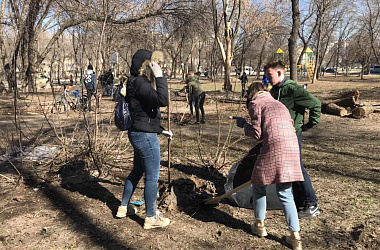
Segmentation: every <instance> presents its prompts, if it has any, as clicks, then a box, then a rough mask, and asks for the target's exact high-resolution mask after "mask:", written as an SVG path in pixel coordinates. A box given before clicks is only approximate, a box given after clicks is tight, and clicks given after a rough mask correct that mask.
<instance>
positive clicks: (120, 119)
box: [115, 77, 136, 131]
mask: <svg viewBox="0 0 380 250" xmlns="http://www.w3.org/2000/svg"><path fill="white" fill-rule="evenodd" d="M135 79H136V77H135V78H133V80H132V81H131V82H130V84H131V83H132V82H133V81H134V80H135ZM120 85H122V84H120ZM120 96H121V98H120V100H119V102H118V103H117V104H116V107H115V125H116V127H117V128H118V129H119V130H120V131H126V130H128V129H130V128H131V127H132V124H133V121H132V114H131V112H130V111H129V106H128V103H127V101H126V100H125V99H126V97H125V96H122V95H120Z"/></svg>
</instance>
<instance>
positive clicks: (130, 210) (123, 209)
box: [116, 205, 137, 218]
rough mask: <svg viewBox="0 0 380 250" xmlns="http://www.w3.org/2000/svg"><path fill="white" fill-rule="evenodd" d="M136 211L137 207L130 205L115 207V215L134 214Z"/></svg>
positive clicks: (121, 216) (118, 216) (120, 216)
mask: <svg viewBox="0 0 380 250" xmlns="http://www.w3.org/2000/svg"><path fill="white" fill-rule="evenodd" d="M136 212H137V209H136V208H135V207H134V206H132V205H128V206H119V208H118V209H117V213H116V217H117V218H124V217H126V216H130V215H134V214H136Z"/></svg>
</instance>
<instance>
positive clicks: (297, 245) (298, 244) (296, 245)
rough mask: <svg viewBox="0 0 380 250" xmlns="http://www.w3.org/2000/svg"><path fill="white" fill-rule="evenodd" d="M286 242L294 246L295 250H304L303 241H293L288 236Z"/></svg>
mask: <svg viewBox="0 0 380 250" xmlns="http://www.w3.org/2000/svg"><path fill="white" fill-rule="evenodd" d="M285 239H286V242H287V243H289V244H290V245H291V246H292V249H293V250H302V242H301V240H297V239H293V238H292V237H290V236H286V238H285Z"/></svg>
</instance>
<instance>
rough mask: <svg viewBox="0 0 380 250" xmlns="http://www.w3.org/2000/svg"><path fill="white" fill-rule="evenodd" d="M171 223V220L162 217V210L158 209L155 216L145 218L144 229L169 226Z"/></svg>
mask: <svg viewBox="0 0 380 250" xmlns="http://www.w3.org/2000/svg"><path fill="white" fill-rule="evenodd" d="M169 224H170V220H169V219H168V218H165V217H162V215H161V212H159V211H156V215H155V216H152V217H146V218H145V222H144V229H151V228H159V227H167V226H168V225H169Z"/></svg>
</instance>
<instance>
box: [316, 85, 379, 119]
mask: <svg viewBox="0 0 380 250" xmlns="http://www.w3.org/2000/svg"><path fill="white" fill-rule="evenodd" d="M359 96H360V92H359V91H350V92H346V93H344V94H343V95H342V96H341V97H340V98H339V99H336V100H332V101H329V102H326V101H322V111H323V112H326V113H328V114H333V115H338V116H348V115H350V114H351V115H352V117H354V118H357V119H360V118H363V117H365V116H368V115H369V114H371V113H372V112H380V104H371V103H359Z"/></svg>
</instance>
